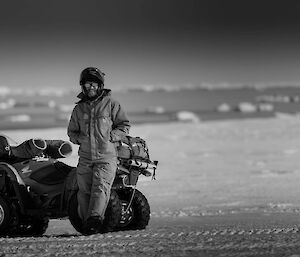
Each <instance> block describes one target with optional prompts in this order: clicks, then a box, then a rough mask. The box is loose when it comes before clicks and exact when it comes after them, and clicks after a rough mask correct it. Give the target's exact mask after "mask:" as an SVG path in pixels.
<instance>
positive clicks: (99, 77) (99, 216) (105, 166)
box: [68, 67, 130, 234]
mask: <svg viewBox="0 0 300 257" xmlns="http://www.w3.org/2000/svg"><path fill="white" fill-rule="evenodd" d="M104 75H105V74H104V73H103V72H102V71H100V70H99V69H98V68H94V67H88V68H86V69H84V70H83V71H82V72H81V74H80V86H81V91H82V92H81V93H80V94H79V95H78V96H77V97H78V98H80V101H79V102H77V104H76V106H75V107H74V109H73V112H72V115H71V119H70V122H69V125H68V136H69V138H70V141H71V142H72V143H74V144H78V145H80V147H79V151H78V155H79V161H78V166H77V180H78V187H79V191H78V193H77V198H78V214H79V216H80V218H81V219H82V221H83V224H84V226H83V227H84V230H85V233H91V234H92V233H97V232H99V230H98V228H100V227H101V225H102V223H103V220H104V213H105V210H106V207H107V204H108V202H109V198H110V190H111V186H112V183H113V181H114V178H115V174H116V169H117V154H116V150H115V147H114V144H113V142H117V141H120V140H121V138H122V137H124V136H125V135H128V133H129V128H130V123H129V120H128V118H127V116H126V114H125V112H124V110H123V109H122V107H121V105H120V103H119V102H118V101H116V100H115V99H113V98H112V97H111V90H110V89H105V88H104Z"/></svg>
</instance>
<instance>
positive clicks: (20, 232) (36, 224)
mask: <svg viewBox="0 0 300 257" xmlns="http://www.w3.org/2000/svg"><path fill="white" fill-rule="evenodd" d="M48 224H49V218H48V217H30V219H29V220H28V221H26V222H25V223H24V224H23V223H22V222H20V224H19V225H18V227H17V230H16V233H15V235H17V236H33V237H37V236H42V235H43V234H44V233H45V232H46V230H47V228H48Z"/></svg>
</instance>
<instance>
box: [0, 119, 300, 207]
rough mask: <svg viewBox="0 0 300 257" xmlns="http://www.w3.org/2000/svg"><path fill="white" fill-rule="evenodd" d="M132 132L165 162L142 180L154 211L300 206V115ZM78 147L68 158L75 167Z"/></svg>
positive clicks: (40, 133) (60, 134)
mask: <svg viewBox="0 0 300 257" xmlns="http://www.w3.org/2000/svg"><path fill="white" fill-rule="evenodd" d="M2 133H5V134H6V135H8V136H9V137H11V138H12V139H14V140H16V141H17V142H19V143H20V142H22V141H23V140H26V139H29V138H35V137H41V138H44V139H64V140H68V137H67V135H66V129H62V128H57V129H44V130H42V129H39V130H24V131H21V130H15V131H2ZM131 135H134V136H140V137H142V138H144V139H146V141H147V142H148V146H149V149H150V156H151V158H152V159H153V160H158V161H159V165H158V170H157V176H156V180H153V181H151V179H148V178H147V179H143V180H142V181H141V182H140V183H139V185H138V186H139V188H140V190H141V191H142V192H143V193H144V194H145V195H146V196H147V198H148V200H149V202H150V204H151V208H152V211H159V209H161V208H169V209H178V208H179V209H181V210H187V209H188V210H193V209H201V210H208V209H214V208H216V209H222V208H240V207H245V206H250V207H251V206H268V207H270V208H279V209H280V208H286V207H287V206H293V207H297V206H300V186H299V181H300V158H299V157H300V117H297V116H287V115H286V116H278V117H277V118H269V119H249V120H234V121H211V122H203V123H201V122H200V123H167V124H152V125H149V124H146V125H137V126H134V127H133V128H132V129H131ZM77 149H78V147H77V146H74V153H73V154H72V156H71V157H69V158H66V159H61V160H62V161H64V162H66V163H68V164H70V165H74V166H75V165H76V164H77V158H78V157H77ZM162 206H163V207H162Z"/></svg>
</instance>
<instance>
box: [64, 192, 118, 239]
mask: <svg viewBox="0 0 300 257" xmlns="http://www.w3.org/2000/svg"><path fill="white" fill-rule="evenodd" d="M121 209H122V207H121V202H120V200H119V197H118V195H117V193H116V192H115V191H114V190H112V191H111V193H110V199H109V203H108V206H107V208H106V211H105V218H104V221H103V225H102V227H101V229H100V231H99V232H100V233H107V232H111V231H114V229H115V227H116V226H117V225H118V224H119V222H120V219H121ZM68 212H69V219H70V222H71V224H72V225H73V227H74V228H75V229H76V230H77V231H78V232H79V233H81V234H84V233H85V232H84V228H83V222H82V219H81V218H80V217H79V215H78V202H77V193H75V194H73V196H72V197H71V200H70V203H69V211H68Z"/></svg>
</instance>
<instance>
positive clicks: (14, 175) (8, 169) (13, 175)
mask: <svg viewBox="0 0 300 257" xmlns="http://www.w3.org/2000/svg"><path fill="white" fill-rule="evenodd" d="M0 170H1V171H5V173H6V174H7V176H8V177H9V178H10V180H11V181H15V182H17V183H18V184H19V185H23V186H25V183H24V181H23V179H22V178H21V176H20V175H19V173H18V172H17V170H16V169H15V168H14V167H13V166H12V165H10V164H8V163H6V162H0Z"/></svg>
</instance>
